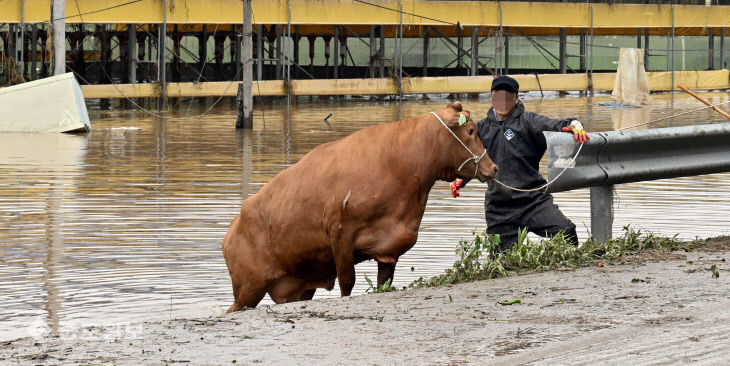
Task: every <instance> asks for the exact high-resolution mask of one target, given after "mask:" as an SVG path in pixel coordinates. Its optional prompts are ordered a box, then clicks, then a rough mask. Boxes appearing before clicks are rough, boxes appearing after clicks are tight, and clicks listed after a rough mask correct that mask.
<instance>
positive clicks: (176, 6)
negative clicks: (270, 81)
mask: <svg viewBox="0 0 730 366" xmlns="http://www.w3.org/2000/svg"><path fill="white" fill-rule="evenodd" d="M368 1H369V2H371V3H374V4H377V5H378V6H380V7H375V6H370V5H367V4H363V3H359V2H355V1H352V0H291V24H293V25H328V24H345V25H396V24H400V15H399V13H398V12H396V11H392V10H388V9H393V10H397V9H399V8H400V5H401V4H402V5H403V11H404V12H406V13H410V14H417V15H421V16H423V17H426V18H423V17H417V16H414V15H409V14H404V15H403V24H404V26H406V27H411V26H423V25H432V26H450V25H449V24H445V23H443V22H439V21H434V20H430V19H427V18H432V19H438V20H443V21H446V22H449V23H453V24H456V23H457V22H459V23H461V25H463V26H481V27H498V26H500V16H499V15H500V9H501V12H502V25H503V26H505V27H524V28H561V27H566V28H589V27H590V26H591V9H592V10H593V27H594V28H595V29H611V28H671V27H672V9H674V12H675V16H674V18H675V20H674V27H675V28H690V29H693V30H694V31H695V32H700V33H701V32H704V31H705V30H706V29H707V28H708V27H711V28H721V27H728V25H729V24H730V6H717V5H716V6H709V7H707V6H698V5H635V4H586V3H537V2H492V1H431V0H412V1H402V0H401V1H398V0H368ZM126 2H127V1H126V0H78V1H67V2H66V16H67V17H68V18H67V19H66V21H67V22H68V23H80V22H81V21H82V19H83V22H84V23H104V24H114V23H136V24H144V23H147V24H159V23H162V18H163V6H162V1H160V0H142V1H140V2H136V3H132V4H129V5H124V6H120V7H116V8H113V9H110V10H106V11H99V10H101V9H106V8H111V7H114V6H118V5H120V4H124V3H126ZM167 3H168V9H167V22H168V23H170V24H205V23H209V24H210V23H212V24H241V23H242V19H243V9H242V1H241V0H197V1H194V0H190V1H173V0H169V1H168V2H167ZM77 4H78V9H77ZM20 5H21V0H0V23H19V22H20ZM384 8H388V9H384ZM252 9H253V10H252V11H253V21H254V23H255V24H287V21H288V17H289V10H288V9H289V7H288V3H287V1H286V0H253V2H252ZM79 13H81V14H84V13H87V14H86V15H83V16H78V14H79ZM49 19H50V0H25V19H24V21H25V22H26V23H34V22H48V21H49Z"/></svg>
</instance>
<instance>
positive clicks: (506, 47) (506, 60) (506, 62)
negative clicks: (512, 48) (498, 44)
mask: <svg viewBox="0 0 730 366" xmlns="http://www.w3.org/2000/svg"><path fill="white" fill-rule="evenodd" d="M502 38H503V39H504V74H505V75H509V28H507V32H506V33H504V34H502ZM477 47H479V46H478V45H477Z"/></svg>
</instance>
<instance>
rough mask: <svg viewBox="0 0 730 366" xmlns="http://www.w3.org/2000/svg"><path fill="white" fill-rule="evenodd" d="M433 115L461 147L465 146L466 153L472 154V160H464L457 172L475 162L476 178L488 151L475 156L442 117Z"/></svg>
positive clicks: (434, 113)
mask: <svg viewBox="0 0 730 366" xmlns="http://www.w3.org/2000/svg"><path fill="white" fill-rule="evenodd" d="M431 114H433V115H434V116H435V117H436V119H437V120H439V122H441V125H442V126H444V127H445V128H446V130H447V131H449V132H450V133H451V136H454V138H455V139H456V141H459V143H460V144H461V146H463V147H464V148H465V149H466V151H468V152H469V154H471V157H470V158H467V159H466V160H464V162H463V163H461V165H459V169H458V170H457V172H458V171H459V170H461V168H463V167H464V165H465V164H466V163H468V162H469V161H470V160H474V177H476V176H477V172H478V171H479V161H480V160H482V158H483V157H484V155H486V154H487V149H484V152H483V153H482V155H477V154H474V153H473V152H471V150H470V149H469V148H468V147H467V146H466V144H465V143H464V141H461V139H460V138H459V136H456V134H455V133H454V131H451V129H450V128H449V126H447V125H446V123H444V121H443V120H442V119H441V117H439V115H438V114H436V112H431Z"/></svg>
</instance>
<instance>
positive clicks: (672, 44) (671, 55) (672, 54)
mask: <svg viewBox="0 0 730 366" xmlns="http://www.w3.org/2000/svg"><path fill="white" fill-rule="evenodd" d="M670 48H671V53H670V55H669V56H670V59H671V61H672V109H674V7H672V38H671V46H670ZM670 121H671V119H670Z"/></svg>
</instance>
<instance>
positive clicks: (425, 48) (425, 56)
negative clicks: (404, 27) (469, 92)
mask: <svg viewBox="0 0 730 366" xmlns="http://www.w3.org/2000/svg"><path fill="white" fill-rule="evenodd" d="M428 28H429V26H425V27H424V30H423V76H428V48H429V44H428V43H429V37H428Z"/></svg>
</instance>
